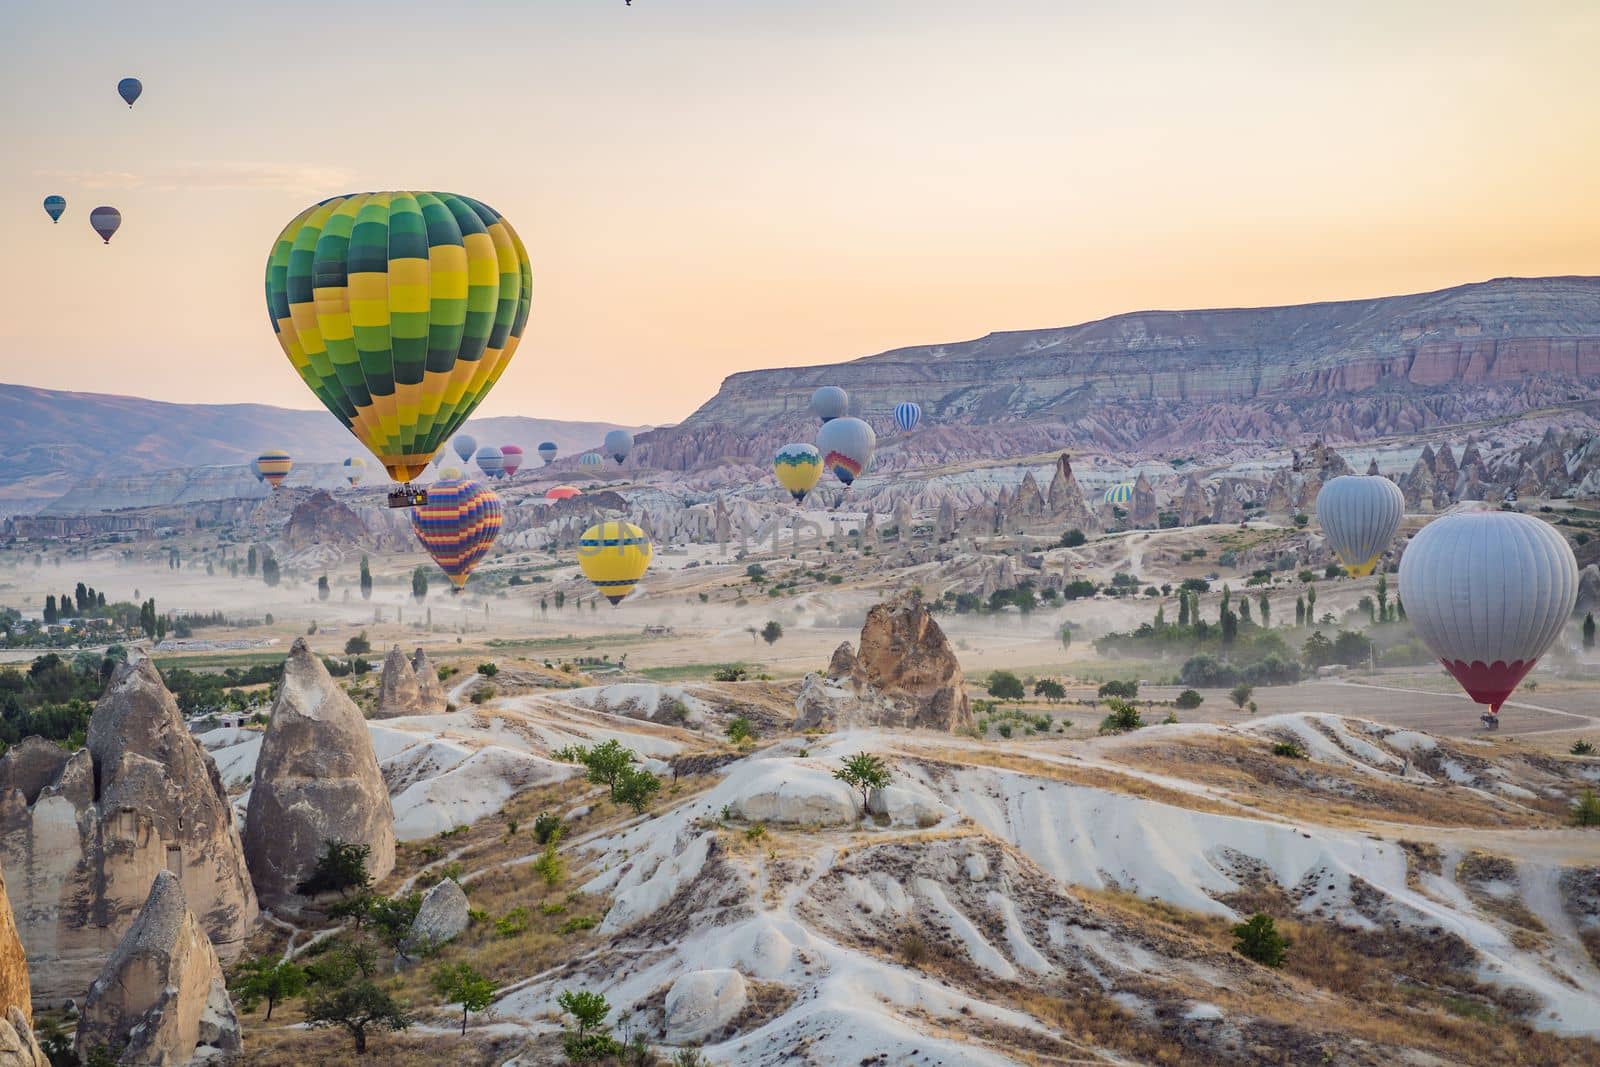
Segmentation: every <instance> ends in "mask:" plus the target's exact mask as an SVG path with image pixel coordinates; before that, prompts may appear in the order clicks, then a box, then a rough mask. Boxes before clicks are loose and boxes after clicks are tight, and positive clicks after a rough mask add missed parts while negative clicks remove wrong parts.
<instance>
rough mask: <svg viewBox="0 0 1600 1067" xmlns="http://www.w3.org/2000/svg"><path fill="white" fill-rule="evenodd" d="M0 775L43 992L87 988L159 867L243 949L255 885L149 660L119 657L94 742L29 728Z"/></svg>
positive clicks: (19, 897)
mask: <svg viewBox="0 0 1600 1067" xmlns="http://www.w3.org/2000/svg"><path fill="white" fill-rule="evenodd" d="M51 749H55V751H54V752H52V751H50V750H51ZM0 787H3V793H0V863H3V866H4V869H5V871H6V873H7V874H8V876H9V879H10V893H11V897H12V899H13V901H14V902H15V904H16V914H17V917H18V926H19V929H20V933H21V936H22V943H23V945H24V946H25V947H26V949H27V951H28V961H29V967H30V968H31V970H32V972H33V992H34V995H35V996H38V997H41V998H44V999H47V1000H50V999H57V998H61V997H76V996H81V995H82V993H83V990H84V988H85V987H86V986H87V985H88V983H89V981H90V980H91V979H93V978H94V976H95V974H96V973H97V972H98V971H99V969H100V964H101V962H102V961H103V960H104V958H105V954H106V953H107V952H108V951H110V949H111V948H112V947H113V946H114V945H115V944H116V943H117V941H118V940H119V939H120V938H121V937H122V935H123V933H124V932H125V931H126V930H127V929H128V927H129V925H130V924H132V922H133V920H134V917H135V916H136V915H137V913H138V910H139V908H140V906H141V905H142V904H143V903H144V899H145V894H146V893H147V892H148V891H149V888H150V880H151V879H152V878H154V877H155V875H156V873H157V872H158V871H161V870H163V869H166V870H172V871H174V872H177V873H178V875H179V877H180V878H181V880H182V883H183V886H184V890H185V894H186V896H187V897H188V899H190V900H192V901H193V902H194V907H195V911H196V913H197V914H198V916H199V918H200V921H201V923H202V924H203V925H204V926H205V928H206V929H207V931H208V932H209V933H210V935H211V936H212V937H213V938H214V939H215V940H216V942H217V945H218V947H219V951H221V952H222V953H223V954H224V955H225V956H226V957H227V958H230V959H231V958H232V957H233V956H234V955H237V954H238V952H239V950H240V949H241V947H242V946H243V942H244V938H245V937H246V936H247V935H248V934H249V933H250V930H251V929H252V928H253V927H254V925H255V921H256V897H255V893H254V891H253V890H252V888H251V885H250V878H249V876H248V874H247V873H246V869H245V864H244V853H243V848H242V846H241V845H240V841H239V834H238V832H237V830H235V828H234V821H233V812H232V809H231V808H230V806H229V804H228V799H227V794H226V791H225V790H224V789H223V786H222V779H221V777H220V776H219V775H218V773H217V768H216V765H215V764H214V763H213V762H212V760H211V757H210V755H208V754H207V753H206V752H205V751H204V750H203V749H202V748H201V747H200V746H199V745H198V744H196V743H195V741H194V739H193V738H192V737H191V736H190V734H189V731H188V729H187V728H186V727H185V726H184V722H183V717H182V716H181V715H180V714H179V711H178V706H177V703H176V702H175V701H174V700H173V699H172V694H171V693H169V692H167V689H166V687H165V686H164V685H163V684H162V682H161V676H160V674H158V673H157V672H156V669H155V666H154V665H153V664H152V663H151V662H150V660H148V659H142V660H140V661H139V662H137V663H128V664H123V665H122V666H120V667H118V668H117V672H116V674H115V675H113V676H112V679H111V684H110V686H109V687H107V689H106V693H105V695H104V696H103V697H101V698H100V703H99V704H98V705H97V706H96V707H95V711H94V716H93V717H92V718H91V719H90V720H89V738H88V744H87V745H86V746H85V747H83V748H81V749H79V750H78V751H77V752H75V753H73V754H72V755H71V756H67V755H66V754H65V753H64V752H62V751H61V750H60V749H56V748H55V746H54V745H50V744H49V743H47V742H40V741H31V742H24V743H23V744H21V745H18V746H17V747H16V748H14V749H12V750H11V751H10V752H8V753H6V755H5V756H4V757H3V758H0Z"/></svg>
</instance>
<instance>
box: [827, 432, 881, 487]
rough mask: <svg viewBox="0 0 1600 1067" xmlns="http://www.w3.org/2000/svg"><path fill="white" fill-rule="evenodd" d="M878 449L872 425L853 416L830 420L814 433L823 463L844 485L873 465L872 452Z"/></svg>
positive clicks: (876, 437) (876, 436)
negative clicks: (818, 431) (819, 430)
mask: <svg viewBox="0 0 1600 1067" xmlns="http://www.w3.org/2000/svg"><path fill="white" fill-rule="evenodd" d="M877 449H878V435H877V434H876V433H873V432H872V427H871V426H868V425H867V424H866V423H864V422H862V421H861V420H860V419H857V418H854V417H852V416H848V415H847V416H845V417H844V418H837V419H829V420H828V422H827V424H826V425H824V426H823V427H822V431H821V432H820V433H818V434H817V451H818V452H821V453H822V465H823V466H824V467H826V468H828V469H829V470H830V471H832V472H833V476H834V477H835V478H838V479H839V480H840V481H841V482H843V483H844V484H845V485H849V484H850V483H851V482H853V481H855V480H856V479H857V478H859V477H861V475H862V474H863V473H864V472H865V471H866V469H867V468H868V467H870V466H872V454H873V453H874V452H876V451H877Z"/></svg>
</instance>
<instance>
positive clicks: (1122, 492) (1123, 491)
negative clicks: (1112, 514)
mask: <svg viewBox="0 0 1600 1067" xmlns="http://www.w3.org/2000/svg"><path fill="white" fill-rule="evenodd" d="M1100 499H1102V500H1103V501H1105V502H1106V503H1107V504H1110V505H1111V506H1112V507H1121V506H1122V505H1124V504H1128V503H1132V501H1133V483H1132V482H1118V483H1117V484H1116V485H1113V486H1112V487H1111V488H1110V489H1107V490H1106V491H1105V494H1104V495H1103V496H1102V497H1101V498H1100Z"/></svg>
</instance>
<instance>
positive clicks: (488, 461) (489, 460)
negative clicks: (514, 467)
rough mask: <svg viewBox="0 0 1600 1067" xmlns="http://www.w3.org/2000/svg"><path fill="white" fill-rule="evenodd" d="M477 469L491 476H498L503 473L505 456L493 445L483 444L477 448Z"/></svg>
mask: <svg viewBox="0 0 1600 1067" xmlns="http://www.w3.org/2000/svg"><path fill="white" fill-rule="evenodd" d="M478 469H479V470H481V471H483V473H485V474H487V475H488V476H489V477H491V478H498V477H500V476H501V475H502V474H504V473H505V470H506V457H505V456H504V455H502V454H501V452H500V450H499V449H498V448H496V447H494V445H484V446H483V447H482V448H480V449H478Z"/></svg>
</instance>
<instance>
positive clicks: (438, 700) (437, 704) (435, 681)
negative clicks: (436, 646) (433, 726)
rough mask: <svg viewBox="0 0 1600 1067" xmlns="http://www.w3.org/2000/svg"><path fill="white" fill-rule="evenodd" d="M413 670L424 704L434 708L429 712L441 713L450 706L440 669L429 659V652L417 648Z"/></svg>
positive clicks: (413, 656) (412, 660) (414, 653)
mask: <svg viewBox="0 0 1600 1067" xmlns="http://www.w3.org/2000/svg"><path fill="white" fill-rule="evenodd" d="M411 670H412V673H413V674H415V675H416V678H417V692H418V693H419V694H421V696H422V701H423V704H424V705H426V706H427V707H430V708H432V709H433V711H432V712H429V713H428V714H439V713H441V712H443V711H445V710H447V709H448V708H449V704H450V696H449V694H448V693H446V692H445V691H444V683H443V682H441V681H439V671H438V669H437V668H435V667H434V665H433V664H432V663H430V662H429V661H428V654H427V653H426V652H424V651H422V649H420V648H419V649H417V650H416V651H415V652H413V653H412V654H411Z"/></svg>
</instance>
